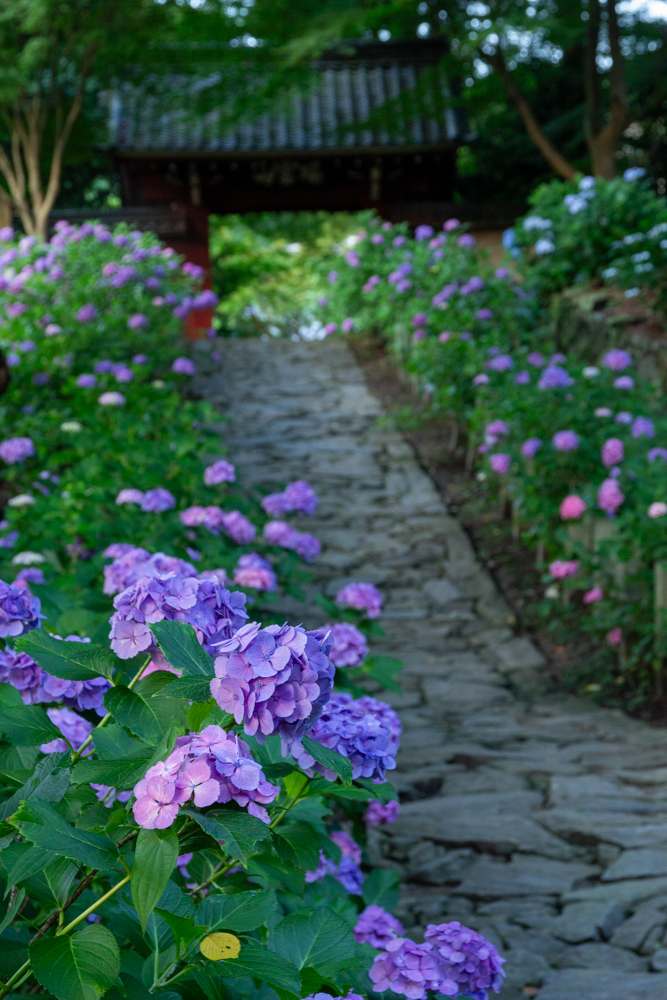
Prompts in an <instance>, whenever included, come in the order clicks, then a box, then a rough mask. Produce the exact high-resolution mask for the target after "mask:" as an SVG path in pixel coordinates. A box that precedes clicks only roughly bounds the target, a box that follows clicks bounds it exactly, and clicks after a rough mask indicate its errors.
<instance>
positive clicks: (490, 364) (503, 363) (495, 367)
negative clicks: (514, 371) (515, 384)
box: [486, 354, 514, 372]
mask: <svg viewBox="0 0 667 1000" xmlns="http://www.w3.org/2000/svg"><path fill="white" fill-rule="evenodd" d="M486 367H487V368H490V369H491V371H494V372H508V371H509V370H510V368H513V367H514V362H513V361H512V359H511V357H510V356H509V354H499V355H498V357H496V358H491V360H490V361H487V362H486Z"/></svg>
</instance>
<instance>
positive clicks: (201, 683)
mask: <svg viewBox="0 0 667 1000" xmlns="http://www.w3.org/2000/svg"><path fill="white" fill-rule="evenodd" d="M161 693H162V694H164V696H165V698H185V700H186V701H197V702H199V701H208V700H209V698H210V697H211V681H210V679H209V677H202V678H199V677H194V676H193V677H175V678H174V679H173V680H172V681H170V683H169V684H167V685H166V686H165V687H164V689H163V691H162V692H161Z"/></svg>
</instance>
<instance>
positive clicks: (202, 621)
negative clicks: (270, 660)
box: [104, 550, 248, 660]
mask: <svg viewBox="0 0 667 1000" xmlns="http://www.w3.org/2000/svg"><path fill="white" fill-rule="evenodd" d="M135 551H136V550H135ZM141 551H144V550H141ZM132 554H133V553H127V554H126V556H125V557H121V561H122V560H123V559H124V558H127V556H132ZM158 556H160V557H161V559H162V561H163V562H164V561H168V560H169V559H170V557H168V556H164V555H163V553H158V554H157V556H153V557H152V559H153V560H154V565H153V566H152V567H150V566H149V567H145V565H144V566H141V567H140V569H144V568H149V569H152V571H153V572H155V571H156V569H157V566H155V562H157V559H158ZM174 561H175V562H177V563H182V560H180V559H179V560H174ZM167 565H168V562H167ZM183 565H184V566H185V567H187V568H188V570H191V571H192V573H191V575H189V576H185V575H169V576H158V575H156V576H149V575H142V576H140V577H139V578H138V580H137V581H136V583H132V584H130V585H129V586H128V587H127V588H126V589H125V590H123V591H122V592H121V593H120V594H118V596H117V597H116V598H115V599H114V608H115V609H116V610H115V612H114V614H113V615H112V616H111V618H110V620H109V624H110V625H111V631H110V633H109V638H110V639H111V648H112V649H113V651H114V652H115V653H116V655H117V656H119V657H120V658H121V660H127V659H130V657H132V656H136V655H137V653H143V652H145V651H147V650H149V649H151V648H153V647H154V642H153V636H152V634H151V631H150V627H149V626H150V625H152V624H154V623H155V622H159V621H163V620H164V619H168V620H170V621H184V622H189V624H190V625H192V626H194V628H195V631H196V633H197V638H198V640H199V642H200V643H201V645H202V646H203V647H204V649H206V650H207V652H209V653H210V654H211V655H213V654H214V650H213V647H212V646H211V643H213V642H218V641H219V640H221V639H225V638H227V637H229V636H230V635H231V634H232V632H233V630H234V629H237V628H240V626H241V625H242V624H243V622H244V619H246V618H247V617H248V615H247V612H246V610H245V607H244V605H245V600H246V595H245V594H244V593H243V592H242V591H238V590H237V591H234V592H232V593H230V591H229V590H227V589H226V587H223V586H221V585H220V584H218V583H216V582H215V581H214V580H211V579H207V580H199V579H197V576H196V572H197V571H196V570H195V569H194V567H193V566H190V565H189V564H188V563H183ZM112 568H113V567H106V569H105V588H104V589H105V591H106V592H107V593H109V592H110V591H111V592H112V593H113V591H112V590H111V587H112V586H113V585H114V584H115V583H116V580H115V579H114V578H113V575H112V574H111V573H109V575H108V576H107V573H108V571H109V570H110V569H112ZM167 572H169V571H168V570H167Z"/></svg>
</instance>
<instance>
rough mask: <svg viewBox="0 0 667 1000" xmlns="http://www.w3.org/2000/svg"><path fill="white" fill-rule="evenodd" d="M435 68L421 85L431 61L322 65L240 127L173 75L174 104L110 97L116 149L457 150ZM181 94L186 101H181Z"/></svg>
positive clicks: (458, 128) (155, 98)
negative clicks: (201, 102)
mask: <svg viewBox="0 0 667 1000" xmlns="http://www.w3.org/2000/svg"><path fill="white" fill-rule="evenodd" d="M412 48H413V49H414V46H413V47H412ZM374 50H375V51H377V46H374ZM375 51H374V52H373V55H375ZM368 54H369V55H371V53H370V52H369V53H368ZM428 62H430V63H431V65H430V67H429V69H428V71H427V75H426V76H424V77H422V80H421V81H419V77H420V75H421V74H422V73H423V72H425V70H426V66H427V65H428V63H425V62H423V61H422V60H420V59H418V58H412V59H411V60H410V61H406V60H405V58H400V53H399V55H397V57H396V58H393V59H392V58H391V53H390V52H389V51H388V52H387V57H385V58H382V59H381V60H380V59H377V58H375V59H373V58H371V59H368V58H359V55H357V56H356V57H355V58H352V59H345V58H344V57H339V58H332V59H323V60H322V61H321V62H320V63H318V64H317V65H316V69H317V72H318V74H319V80H317V79H316V81H315V84H314V86H312V87H311V88H310V89H309V90H306V91H303V92H300V93H295V94H294V96H293V97H291V98H289V99H288V100H283V101H282V102H281V103H280V104H279V105H277V106H276V110H275V111H273V112H270V113H265V114H262V115H260V116H258V117H257V118H255V119H253V120H252V121H249V122H247V123H246V124H240V125H237V126H236V127H235V128H232V129H230V128H229V127H228V125H227V123H226V122H225V114H224V113H223V112H222V111H221V110H220V108H216V107H215V106H213V107H210V108H209V109H208V110H206V111H204V112H202V113H201V114H197V113H193V111H192V105H193V99H192V97H191V94H192V92H193V91H192V89H191V88H192V81H187V80H185V79H184V78H179V79H178V80H177V79H176V78H173V85H172V82H171V81H170V87H169V100H165V98H162V97H160V96H159V94H158V95H155V94H148V93H145V92H142V91H140V90H138V89H136V88H133V87H132V86H130V85H127V86H123V87H121V88H119V89H118V90H116V91H114V92H113V93H112V94H110V95H109V98H108V104H109V124H110V133H111V135H110V144H111V145H112V146H113V147H115V148H116V149H117V150H119V151H122V152H141V153H150V152H155V153H158V152H161V153H162V152H172V153H174V154H177V153H187V152H193V153H208V154H212V153H220V154H225V153H227V154H229V153H235V152H237V153H244V152H257V153H261V152H289V151H290V150H293V151H295V152H309V151H313V152H314V151H316V150H327V151H334V150H337V149H340V150H352V149H359V150H363V149H368V148H373V147H407V148H409V147H411V146H431V145H442V144H450V143H452V142H454V141H455V140H456V139H457V138H459V137H460V136H461V134H462V132H463V131H464V126H463V123H462V119H461V117H460V112H458V111H457V110H456V109H455V108H454V106H453V102H452V100H451V94H450V88H449V85H448V82H447V79H446V77H445V74H444V71H443V70H442V68H441V67H440V66H438V65H433V64H432V63H433V60H428ZM209 79H210V84H211V85H212V84H215V83H217V82H218V79H217V78H216V77H211V78H209ZM206 87H207V83H206V81H202V80H199V81H198V82H197V83H196V88H197V90H198V91H199V92H201V90H202V89H206ZM179 91H180V92H181V93H183V100H182V103H179V98H175V97H174V94H175V93H178V92H179ZM388 102H392V103H389V104H388ZM399 105H400V108H401V112H400V114H399V113H398V106H399ZM383 109H384V113H383ZM365 125H367V127H364V126H365Z"/></svg>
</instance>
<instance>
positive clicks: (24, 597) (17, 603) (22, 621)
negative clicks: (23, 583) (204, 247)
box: [0, 580, 44, 639]
mask: <svg viewBox="0 0 667 1000" xmlns="http://www.w3.org/2000/svg"><path fill="white" fill-rule="evenodd" d="M41 611H42V605H41V602H40V600H39V598H38V597H33V596H32V594H31V593H30V591H29V590H27V588H25V587H18V586H16V585H15V584H13V583H5V582H4V581H3V580H0V638H2V639H6V638H7V637H8V636H12V637H13V638H15V637H16V636H19V635H24V634H25V633H26V632H29V631H30V630H31V629H33V628H40V619H41V618H44V615H43V614H42V613H41Z"/></svg>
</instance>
